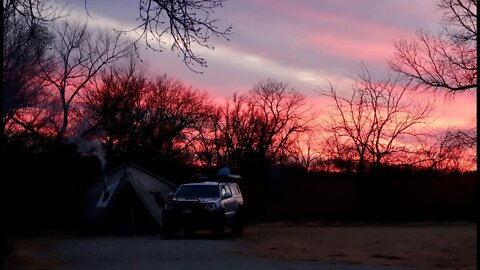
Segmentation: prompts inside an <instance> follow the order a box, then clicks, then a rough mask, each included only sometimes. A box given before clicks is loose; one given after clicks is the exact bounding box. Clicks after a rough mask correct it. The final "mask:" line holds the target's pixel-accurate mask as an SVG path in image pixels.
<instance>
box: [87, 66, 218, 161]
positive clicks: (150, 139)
mask: <svg viewBox="0 0 480 270" xmlns="http://www.w3.org/2000/svg"><path fill="white" fill-rule="evenodd" d="M143 74H144V72H142V69H141V68H136V66H135V65H130V66H129V67H128V68H126V69H120V68H113V69H111V70H110V71H108V72H105V73H103V74H102V76H101V82H99V83H98V87H96V88H93V89H91V90H90V91H88V92H86V93H85V95H84V98H83V99H84V104H83V107H84V110H83V112H82V115H81V116H82V118H84V119H88V123H87V124H86V125H84V128H87V129H86V132H85V133H89V134H93V136H100V137H101V138H102V139H103V141H104V142H105V143H106V145H107V151H108V154H109V155H110V156H111V155H114V156H117V157H118V156H132V155H133V156H142V158H143V159H151V160H152V161H155V160H156V161H158V160H159V159H163V160H167V159H169V158H175V157H178V156H181V155H180V154H181V153H182V152H184V151H186V148H187V147H188V146H189V145H190V144H191V143H192V140H193V138H194V137H195V134H196V132H195V131H196V130H201V129H202V126H203V123H204V122H205V119H206V118H208V115H209V113H210V111H209V110H210V109H209V108H210V105H209V101H208V96H207V95H206V94H205V93H204V92H200V91H198V90H196V89H193V88H191V87H187V86H185V85H184V84H183V83H181V82H180V81H178V80H173V79H171V78H168V77H167V76H166V75H163V76H159V77H157V78H155V79H153V80H151V79H147V78H146V77H145V76H144V75H143ZM182 162H184V161H182ZM185 162H187V161H185Z"/></svg>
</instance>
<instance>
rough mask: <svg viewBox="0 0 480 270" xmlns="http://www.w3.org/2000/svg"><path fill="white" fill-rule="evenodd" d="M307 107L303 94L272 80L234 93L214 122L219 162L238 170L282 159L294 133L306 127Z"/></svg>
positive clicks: (308, 119)
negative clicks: (245, 91) (248, 89)
mask: <svg viewBox="0 0 480 270" xmlns="http://www.w3.org/2000/svg"><path fill="white" fill-rule="evenodd" d="M308 110H309V108H308V107H307V106H306V102H305V98H304V96H302V95H301V94H300V93H299V92H297V91H295V90H294V89H291V88H289V87H288V85H287V84H285V83H282V82H277V81H274V80H266V81H263V82H260V83H259V84H257V85H256V86H254V87H253V88H252V89H251V90H250V91H249V92H248V93H246V94H244V95H236V94H235V95H234V96H233V98H232V99H231V100H230V101H228V102H227V103H226V104H225V105H224V106H223V107H221V112H220V114H221V118H220V119H219V121H218V122H217V123H216V124H217V125H218V126H217V128H216V131H218V132H219V133H220V135H219V136H217V137H216V138H218V139H216V142H217V143H218V144H219V145H218V147H217V149H218V150H217V155H218V162H219V163H220V164H222V165H228V166H230V167H233V168H241V169H248V168H253V167H259V168H262V167H263V168H265V166H266V165H268V164H275V163H279V162H282V158H283V157H284V154H286V153H287V152H288V151H286V149H287V148H288V147H290V146H291V144H292V143H293V142H294V139H295V134H297V133H300V132H304V131H305V130H307V129H308V127H309V126H308V125H309V122H310V120H311V119H310V118H309V117H308V115H307V111H308Z"/></svg>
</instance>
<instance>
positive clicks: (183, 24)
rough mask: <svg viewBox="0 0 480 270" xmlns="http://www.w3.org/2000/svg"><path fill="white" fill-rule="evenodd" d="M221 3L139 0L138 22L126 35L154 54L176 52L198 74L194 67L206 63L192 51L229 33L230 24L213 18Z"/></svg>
mask: <svg viewBox="0 0 480 270" xmlns="http://www.w3.org/2000/svg"><path fill="white" fill-rule="evenodd" d="M224 2H225V0H182V1H179V0H140V1H139V5H138V17H137V20H138V21H139V22H140V23H139V24H138V25H137V26H136V27H135V28H134V29H129V30H126V32H132V31H133V32H135V33H137V34H138V39H137V40H136V42H135V43H137V42H138V41H140V40H143V41H145V44H146V45H147V47H148V48H150V49H152V50H154V51H159V52H160V51H162V50H163V49H165V48H168V49H171V50H172V51H177V52H178V55H179V57H182V58H183V59H182V60H183V62H184V63H185V64H186V65H187V67H188V68H189V69H191V70H192V71H195V72H200V71H199V70H197V69H195V68H194V65H195V64H199V65H200V66H201V67H206V66H207V62H206V60H205V59H204V58H202V57H200V56H199V55H198V54H197V53H196V52H195V50H196V48H195V47H196V46H200V47H206V48H209V49H214V47H213V46H212V45H210V44H209V39H211V38H212V36H214V37H217V38H218V37H221V38H225V39H227V36H228V35H229V34H230V32H231V30H232V27H231V25H229V26H220V20H219V19H217V18H214V13H215V11H217V10H218V9H219V8H221V7H222V6H223V3H224ZM86 4H87V0H85V5H86ZM87 12H88V10H87ZM122 32H125V31H122ZM227 40H228V39H227Z"/></svg>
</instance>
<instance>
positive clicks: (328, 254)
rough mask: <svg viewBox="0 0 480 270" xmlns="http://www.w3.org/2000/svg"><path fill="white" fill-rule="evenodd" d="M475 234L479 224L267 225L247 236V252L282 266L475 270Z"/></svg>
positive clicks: (258, 227) (255, 227) (253, 227)
mask: <svg viewBox="0 0 480 270" xmlns="http://www.w3.org/2000/svg"><path fill="white" fill-rule="evenodd" d="M476 232H477V226H476V224H402V225H381V224H379V225H356V226H352V225H349V226H344V225H338V226H319V225H318V224H305V225H301V226H294V225H293V224H264V225H257V226H252V227H251V228H249V229H248V230H247V231H246V234H245V240H246V242H247V245H248V248H246V249H245V250H246V254H248V255H253V256H260V257H265V258H272V259H278V260H304V261H323V262H336V263H352V264H370V265H392V266H407V267H413V268H415V269H423V270H430V269H464V270H466V269H471V270H474V269H477V255H476V251H477V240H476V239H477V237H476Z"/></svg>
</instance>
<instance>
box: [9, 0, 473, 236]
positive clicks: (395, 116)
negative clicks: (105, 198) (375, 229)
mask: <svg viewBox="0 0 480 270" xmlns="http://www.w3.org/2000/svg"><path fill="white" fill-rule="evenodd" d="M28 3H30V5H29V4H28ZM32 3H33V4H36V6H35V5H34V6H31V5H32ZM32 7H33V9H32ZM30 11H32V12H30ZM33 11H35V12H33ZM47 11H51V12H47ZM55 11H56V10H55V9H50V8H46V6H45V3H43V2H42V1H33V2H32V1H30V2H27V1H24V2H22V1H6V2H4V11H3V14H4V18H3V20H4V21H3V22H4V29H3V30H4V32H3V37H4V55H3V56H4V59H3V61H4V62H3V98H4V102H3V119H2V120H3V121H2V124H3V127H2V150H3V152H4V156H5V160H6V161H5V162H4V166H5V167H4V177H3V179H4V180H3V181H2V182H3V184H4V188H3V190H4V193H5V196H4V198H5V205H7V207H6V208H7V217H8V219H9V220H10V221H12V222H10V223H8V224H7V225H8V226H10V227H8V226H7V227H8V228H7V229H17V230H21V228H23V227H24V228H23V229H26V228H29V227H34V228H39V227H42V226H33V225H32V224H36V225H39V224H43V225H45V226H47V225H48V226H63V225H66V224H67V223H68V224H71V223H74V222H75V220H76V218H77V214H76V213H78V211H77V210H79V209H80V207H81V205H79V203H80V198H79V197H77V196H79V195H80V192H81V188H82V187H83V186H84V185H85V184H87V183H88V182H90V181H91V180H93V179H95V178H96V177H99V176H101V175H102V173H103V172H104V171H105V170H108V169H111V168H113V167H116V166H118V165H120V164H121V163H123V162H127V161H128V162H133V163H136V164H138V165H140V166H143V167H145V168H146V169H148V170H151V171H153V172H155V173H157V174H159V175H162V176H164V177H166V178H168V179H169V180H171V181H172V182H176V183H181V182H186V181H189V179H190V177H191V175H193V174H195V173H204V174H210V175H212V174H215V173H216V172H217V171H218V169H219V168H222V167H225V166H227V167H229V168H231V169H232V170H233V171H234V172H236V173H239V174H241V175H243V176H244V177H245V183H244V185H246V186H244V188H245V190H246V191H247V194H246V196H247V197H248V198H249V200H251V201H255V200H260V201H259V202H258V206H259V207H258V208H255V207H253V208H252V210H255V209H256V210H257V211H258V209H262V208H261V207H260V206H261V205H263V206H265V207H267V206H266V204H268V202H267V201H263V202H262V201H261V200H263V199H265V198H269V196H270V195H267V196H262V195H261V194H277V195H278V192H280V193H281V192H286V191H287V190H288V188H286V187H289V186H292V185H293V186H296V187H298V188H300V187H299V186H297V184H298V183H303V184H302V185H305V186H309V185H310V184H306V183H307V182H308V181H319V183H320V182H321V181H322V179H335V177H337V176H335V175H339V174H340V175H344V176H345V177H346V178H348V179H350V180H349V181H353V182H352V183H353V184H354V189H355V190H360V191H361V192H363V193H362V194H364V195H362V196H366V197H356V196H354V197H355V198H356V199H355V200H357V199H358V200H360V201H362V202H368V201H369V200H370V198H376V196H375V194H379V193H382V192H383V191H385V190H384V189H380V190H377V189H375V188H376V187H380V186H382V183H384V182H382V181H383V179H386V178H389V177H390V176H389V175H390V174H396V173H397V172H404V171H408V172H422V173H418V174H415V175H416V176H413V177H411V178H412V179H418V181H423V180H424V179H421V178H423V176H424V175H426V174H424V173H425V172H428V174H427V175H433V176H435V177H436V176H438V175H459V173H461V172H465V171H468V170H472V169H475V170H476V153H475V148H476V129H475V128H471V129H465V130H447V131H442V132H438V130H437V131H431V132H428V130H425V127H426V125H427V124H429V123H430V121H431V114H432V109H433V104H431V103H429V102H427V101H425V100H423V101H422V99H420V98H418V96H416V95H417V93H419V92H418V91H416V90H417V89H418V88H419V87H421V86H422V85H421V84H418V83H417V80H416V79H415V78H412V77H409V76H405V73H407V69H402V70H400V66H398V65H397V66H396V67H397V69H399V70H397V72H396V73H393V74H391V75H388V76H386V77H384V78H381V79H377V78H374V77H373V75H371V74H370V72H369V70H368V69H367V68H366V67H364V68H363V69H362V72H361V74H360V75H359V77H358V78H357V79H356V80H355V82H354V83H353V85H352V89H348V91H345V89H338V88H337V87H334V86H333V85H332V86H330V87H327V88H324V89H319V90H318V93H319V95H323V96H324V97H326V99H327V100H329V102H330V105H331V107H329V108H328V109H327V108H323V110H319V108H316V107H315V106H316V104H312V103H309V102H308V100H307V99H306V98H305V96H303V95H302V94H301V93H300V92H299V91H297V90H295V89H293V88H291V87H289V86H288V84H287V83H284V82H281V81H277V80H274V79H267V80H264V81H261V82H258V83H257V84H256V85H253V86H252V88H251V89H245V91H244V92H240V93H235V94H233V95H232V96H230V97H229V98H227V99H226V100H225V102H220V103H219V102H215V101H214V99H213V98H212V97H211V96H209V95H208V94H207V93H206V92H204V91H201V90H198V89H195V88H194V87H191V86H188V85H187V84H186V83H184V82H181V81H179V80H175V79H174V78H171V77H169V76H167V75H150V74H149V71H147V70H146V69H145V68H144V67H143V66H142V65H141V64H140V63H139V61H138V55H137V53H138V50H137V49H136V46H135V43H132V42H130V41H129V40H128V39H126V37H125V35H123V34H122V33H119V32H112V31H107V30H105V29H93V28H90V27H89V26H88V25H86V24H82V23H79V22H75V21H72V20H68V19H65V18H63V19H62V18H61V17H60V16H59V14H57V13H55ZM462 46H463V45H462ZM402 48H403V47H402ZM403 49H406V48H403ZM397 64H401V63H400V62H397ZM468 70H470V69H468ZM468 78H469V79H470V77H468ZM423 83H425V82H423ZM462 87H463V86H460V88H461V89H464V87H463V88H462ZM475 87H476V86H475ZM386 172H388V173H386ZM452 179H453V178H452ZM367 180H368V181H367ZM282 181H283V182H282ZM295 181H298V182H297V183H296V182H295ZM305 181H307V182H305ZM280 182H281V183H283V184H278V183H280ZM273 183H276V184H273ZM285 183H288V185H286V186H284V187H283V188H281V187H282V185H284V184H285ZM339 183H340V182H339ZM357 183H361V184H359V185H357ZM272 186H276V188H277V191H274V192H273V193H268V192H269V191H270V190H271V187H272ZM314 186H315V185H314ZM312 187H313V186H312ZM324 187H326V186H322V185H321V184H320V186H316V188H314V189H311V190H309V192H314V191H315V190H319V189H322V188H324ZM338 187H339V186H337V185H330V186H328V188H327V190H329V191H330V192H334V191H335V189H337V188H338ZM300 189H301V188H300ZM412 189H415V185H412ZM372 190H376V191H375V192H373V191H372ZM297 191H298V192H300V193H298V196H299V197H302V196H303V195H302V193H301V192H305V190H304V191H301V190H297ZM427 191H428V189H427V190H426V192H427ZM275 192H277V193H275ZM372 192H373V193H372ZM307 193H308V192H307ZM307 193H305V194H307ZM327 193H328V192H327ZM308 194H311V195H309V196H314V194H313V193H308ZM339 194H340V193H339ZM365 194H367V195H365ZM354 197H352V198H354ZM275 198H277V199H278V198H282V197H281V196H277V197H275ZM296 198H297V197H296V196H293V195H292V196H291V198H290V199H289V200H286V201H284V203H285V202H294V201H296V202H298V201H299V200H297V199H296ZM359 198H360V199H359ZM365 198H367V199H365ZM384 199H385V198H384ZM352 200H353V199H352ZM382 200H383V199H379V198H377V199H375V200H374V201H371V202H369V203H368V205H370V206H371V205H374V204H375V203H378V202H381V201H382ZM273 201H275V200H273ZM300 201H303V200H300ZM252 205H253V203H252ZM279 205H282V202H281V201H278V204H276V206H279ZM72 209H76V210H72ZM265 209H267V208H265ZM295 209H296V208H295ZM290 210H291V209H290ZM288 212H289V211H286V213H288ZM353 212H355V211H353ZM317 214H318V215H320V213H317ZM300 215H301V214H300ZM252 216H255V214H254V213H253V212H252ZM259 216H260V215H259ZM279 216H282V215H279Z"/></svg>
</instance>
